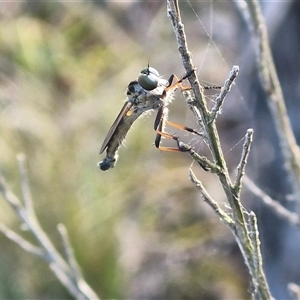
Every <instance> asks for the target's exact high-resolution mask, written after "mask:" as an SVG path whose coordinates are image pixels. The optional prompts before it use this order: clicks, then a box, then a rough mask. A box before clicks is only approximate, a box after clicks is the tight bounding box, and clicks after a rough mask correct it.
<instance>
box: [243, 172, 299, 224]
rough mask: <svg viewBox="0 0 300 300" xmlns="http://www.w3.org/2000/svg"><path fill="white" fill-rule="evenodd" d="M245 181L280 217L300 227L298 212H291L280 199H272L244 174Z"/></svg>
mask: <svg viewBox="0 0 300 300" xmlns="http://www.w3.org/2000/svg"><path fill="white" fill-rule="evenodd" d="M243 183H244V184H245V186H246V187H247V188H248V190H249V191H251V192H252V193H253V194H254V195H255V196H257V197H259V198H260V199H261V200H262V203H264V204H265V205H267V206H268V207H269V208H271V209H272V210H273V211H274V212H275V213H276V214H277V215H278V216H279V217H280V218H282V219H283V220H285V221H287V222H289V223H291V224H293V225H294V226H296V227H298V228H300V218H299V215H298V214H297V213H294V212H290V211H289V210H288V209H286V208H285V207H283V206H282V205H281V204H280V203H279V202H278V201H276V200H274V199H272V198H271V197H270V196H269V195H267V194H266V193H265V192H264V191H263V190H261V189H260V188H259V187H258V186H257V185H256V184H255V183H254V182H253V181H252V180H251V179H250V178H249V177H248V176H244V179H243Z"/></svg>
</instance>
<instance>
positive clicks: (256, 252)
mask: <svg viewBox="0 0 300 300" xmlns="http://www.w3.org/2000/svg"><path fill="white" fill-rule="evenodd" d="M249 227H250V228H249V229H250V238H251V240H252V245H253V260H252V261H253V263H254V265H253V270H255V273H256V274H255V280H257V281H256V282H255V281H254V282H255V283H256V285H255V289H258V290H259V291H258V292H259V293H258V294H259V295H261V298H262V299H271V298H272V296H271V293H270V290H269V288H268V285H267V280H266V277H265V274H264V271H263V260H262V255H261V251H260V240H259V231H258V226H257V218H256V216H255V213H254V212H253V211H252V212H250V214H249Z"/></svg>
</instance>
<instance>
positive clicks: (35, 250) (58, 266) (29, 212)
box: [0, 157, 98, 300]
mask: <svg viewBox="0 0 300 300" xmlns="http://www.w3.org/2000/svg"><path fill="white" fill-rule="evenodd" d="M19 160H20V172H21V181H22V182H21V186H22V191H24V192H25V194H24V195H23V199H24V203H25V205H23V204H22V203H21V201H20V200H19V199H18V197H16V196H15V195H14V194H13V193H12V192H11V191H10V190H9V189H8V187H7V184H6V182H5V179H4V177H3V176H2V175H1V174H0V193H1V194H2V195H3V197H4V199H5V200H6V201H7V202H8V203H9V204H10V205H11V207H12V209H13V210H14V212H15V213H16V214H17V215H18V216H19V218H20V219H21V220H22V222H24V223H25V224H26V226H27V227H28V228H29V230H30V232H31V233H32V235H33V236H34V237H35V238H36V240H37V242H38V243H39V245H40V247H36V246H34V245H32V244H31V243H29V242H27V241H25V239H23V238H22V237H21V236H19V235H18V234H17V233H15V232H13V231H12V230H8V228H6V227H5V226H1V227H0V231H2V232H3V233H4V234H5V235H6V236H7V237H8V238H10V239H11V240H13V241H14V242H15V243H17V244H18V245H19V246H20V247H21V248H23V249H25V250H26V251H28V252H30V253H32V254H35V255H38V256H39V257H41V258H43V259H44V260H46V261H48V262H49V266H50V268H51V270H52V271H53V272H54V273H55V274H56V276H57V278H58V279H59V280H60V281H61V283H62V284H63V285H64V286H65V287H66V288H67V289H68V291H69V292H70V293H71V294H72V295H73V296H74V297H75V298H76V299H80V300H82V299H86V300H88V299H93V300H94V299H98V297H97V295H96V294H95V292H93V290H92V289H91V288H90V287H89V286H88V285H87V284H86V283H85V281H84V279H83V278H82V276H81V274H78V273H76V274H74V262H73V264H72V266H70V265H69V263H68V262H66V261H65V260H64V259H63V258H62V256H61V255H60V254H59V252H58V251H57V250H56V248H55V247H54V245H53V244H52V242H51V241H50V239H49V238H48V236H47V235H46V233H45V232H44V231H43V229H42V228H41V226H40V224H39V222H38V220H37V217H36V215H35V212H34V208H33V205H32V201H31V197H30V190H29V186H28V179H27V172H26V169H25V166H24V164H23V163H24V158H22V157H21V158H20V157H19ZM66 243H67V242H66ZM70 255H71V254H70V250H69V258H70ZM73 259H74V260H75V258H74V257H73Z"/></svg>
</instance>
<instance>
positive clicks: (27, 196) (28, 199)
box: [17, 154, 34, 214]
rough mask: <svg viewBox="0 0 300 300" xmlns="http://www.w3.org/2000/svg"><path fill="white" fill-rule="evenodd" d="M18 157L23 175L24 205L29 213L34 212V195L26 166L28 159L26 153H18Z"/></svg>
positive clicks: (21, 174)
mask: <svg viewBox="0 0 300 300" xmlns="http://www.w3.org/2000/svg"><path fill="white" fill-rule="evenodd" d="M17 159H18V162H19V172H20V176H21V189H22V196H23V201H24V206H25V208H26V211H27V212H28V213H29V214H33V213H34V212H33V204H32V197H31V193H30V188H29V182H28V176H27V170H26V168H25V160H26V158H25V155H24V154H19V155H17Z"/></svg>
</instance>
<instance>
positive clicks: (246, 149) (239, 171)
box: [233, 129, 253, 195]
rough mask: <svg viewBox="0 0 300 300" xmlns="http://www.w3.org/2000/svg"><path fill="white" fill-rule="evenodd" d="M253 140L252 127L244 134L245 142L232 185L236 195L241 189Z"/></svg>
mask: <svg viewBox="0 0 300 300" xmlns="http://www.w3.org/2000/svg"><path fill="white" fill-rule="evenodd" d="M252 141H253V129H248V130H247V133H246V136H245V142H244V145H243V152H242V156H241V160H240V163H239V164H238V166H237V176H236V180H235V183H234V186H233V189H234V190H235V193H236V194H237V195H239V194H240V192H241V189H242V178H243V176H244V175H245V168H246V164H247V160H248V156H249V153H250V147H251V144H252Z"/></svg>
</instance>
